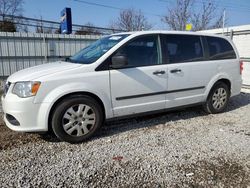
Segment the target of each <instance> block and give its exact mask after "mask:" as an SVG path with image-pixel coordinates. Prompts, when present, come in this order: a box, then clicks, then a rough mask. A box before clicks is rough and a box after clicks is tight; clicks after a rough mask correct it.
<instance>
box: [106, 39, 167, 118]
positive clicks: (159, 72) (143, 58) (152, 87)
mask: <svg viewBox="0 0 250 188" xmlns="http://www.w3.org/2000/svg"><path fill="white" fill-rule="evenodd" d="M117 54H120V55H121V54H122V55H123V56H125V57H127V60H128V65H127V66H125V67H122V68H119V69H111V70H110V85H111V95H112V105H113V111H114V115H115V116H123V115H131V114H135V113H141V112H147V111H153V110H159V109H164V108H165V107H166V103H165V99H166V98H165V96H166V94H165V92H166V90H167V71H168V70H167V65H163V64H162V58H161V50H160V40H159V36H158V35H144V36H140V37H137V38H135V39H132V40H131V41H129V42H128V43H126V44H125V45H124V46H122V47H121V48H119V49H118V50H117V52H116V53H115V54H114V55H117Z"/></svg>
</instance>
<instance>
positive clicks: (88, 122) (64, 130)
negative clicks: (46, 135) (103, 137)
mask: <svg viewBox="0 0 250 188" xmlns="http://www.w3.org/2000/svg"><path fill="white" fill-rule="evenodd" d="M103 118H104V117H103V112H102V108H101V106H100V105H99V103H98V102H97V101H96V100H94V99H93V98H91V97H89V96H72V97H69V98H66V99H64V100H63V101H61V102H60V103H59V104H58V105H57V106H56V108H55V111H54V113H53V116H52V129H53V132H54V133H55V135H56V136H57V137H58V138H59V139H60V140H62V141H66V142H70V143H79V142H83V141H85V140H87V139H88V138H90V137H91V136H92V135H93V134H94V133H95V132H96V131H97V130H98V128H99V127H100V126H101V124H102V123H103Z"/></svg>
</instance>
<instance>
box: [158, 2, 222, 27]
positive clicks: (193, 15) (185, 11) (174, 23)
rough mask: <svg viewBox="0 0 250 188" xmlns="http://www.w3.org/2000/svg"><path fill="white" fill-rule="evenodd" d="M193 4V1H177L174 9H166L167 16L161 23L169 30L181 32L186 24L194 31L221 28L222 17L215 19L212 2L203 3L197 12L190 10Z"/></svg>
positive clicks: (215, 10) (214, 8) (215, 11)
mask: <svg viewBox="0 0 250 188" xmlns="http://www.w3.org/2000/svg"><path fill="white" fill-rule="evenodd" d="M195 3H196V1H195V0H177V1H176V5H175V7H174V8H172V9H168V14H167V15H166V16H165V17H164V18H163V19H162V21H163V22H165V23H166V24H167V25H168V26H169V27H170V29H173V30H181V31H183V30H185V27H186V24H187V23H191V24H192V25H193V30H194V31H197V30H204V29H210V28H218V27H221V26H222V22H223V15H220V16H219V17H218V18H216V15H217V8H216V6H215V2H214V0H208V1H203V2H202V6H201V9H200V10H199V11H195V10H194V9H193V8H192V6H193V5H194V4H195Z"/></svg>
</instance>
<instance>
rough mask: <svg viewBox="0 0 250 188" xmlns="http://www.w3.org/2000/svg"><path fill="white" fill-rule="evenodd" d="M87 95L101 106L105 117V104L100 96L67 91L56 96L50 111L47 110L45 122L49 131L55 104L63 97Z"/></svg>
mask: <svg viewBox="0 0 250 188" xmlns="http://www.w3.org/2000/svg"><path fill="white" fill-rule="evenodd" d="M84 95H85V96H89V97H91V98H93V99H95V100H96V101H97V102H98V103H99V104H100V106H101V108H102V112H103V117H104V118H105V117H106V111H105V106H104V103H103V101H102V100H101V99H100V97H98V96H97V95H95V94H93V93H91V92H85V91H83V92H72V93H68V94H65V95H63V96H61V97H60V98H58V99H57V100H56V101H55V102H54V103H53V105H52V107H51V108H50V111H49V115H48V119H47V123H48V130H50V131H51V120H52V115H53V113H54V111H55V108H56V106H57V105H58V104H59V103H60V102H61V101H63V100H64V99H66V98H69V97H74V96H84Z"/></svg>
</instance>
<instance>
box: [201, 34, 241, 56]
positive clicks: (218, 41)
mask: <svg viewBox="0 0 250 188" xmlns="http://www.w3.org/2000/svg"><path fill="white" fill-rule="evenodd" d="M206 38H207V43H208V48H209V59H211V60H220V59H235V58H236V54H235V52H234V50H233V47H232V46H231V44H230V43H229V42H228V41H227V40H225V39H223V38H218V37H206Z"/></svg>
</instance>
